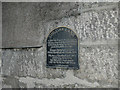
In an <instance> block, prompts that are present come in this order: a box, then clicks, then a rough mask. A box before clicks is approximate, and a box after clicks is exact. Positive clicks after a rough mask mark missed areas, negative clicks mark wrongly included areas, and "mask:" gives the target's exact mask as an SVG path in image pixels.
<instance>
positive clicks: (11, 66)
mask: <svg viewBox="0 0 120 90" xmlns="http://www.w3.org/2000/svg"><path fill="white" fill-rule="evenodd" d="M45 57H46V56H45V49H44V47H41V48H39V49H36V48H31V49H14V50H10V49H9V50H3V54H2V60H3V63H2V64H3V66H2V72H3V75H9V76H11V75H12V76H20V77H21V76H23V77H25V76H31V77H38V78H62V77H63V76H64V70H61V69H49V68H46V59H45Z"/></svg>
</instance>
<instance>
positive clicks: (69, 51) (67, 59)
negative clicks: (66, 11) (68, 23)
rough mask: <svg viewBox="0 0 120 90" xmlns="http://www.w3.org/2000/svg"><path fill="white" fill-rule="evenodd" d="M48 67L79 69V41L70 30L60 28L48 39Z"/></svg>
mask: <svg viewBox="0 0 120 90" xmlns="http://www.w3.org/2000/svg"><path fill="white" fill-rule="evenodd" d="M47 67H53V68H56V67H66V68H74V69H78V68H79V66H78V39H77V36H76V35H75V34H74V32H73V31H72V30H70V29H68V28H65V27H60V28H57V29H55V30H54V31H53V32H51V33H50V35H49V36H48V39H47Z"/></svg>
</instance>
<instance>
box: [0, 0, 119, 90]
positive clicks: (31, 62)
mask: <svg viewBox="0 0 120 90" xmlns="http://www.w3.org/2000/svg"><path fill="white" fill-rule="evenodd" d="M116 5H117V4H116V3H77V2H76V3H62V2H61V3H5V4H4V5H3V9H4V10H5V11H3V13H4V14H5V16H4V17H3V19H4V20H3V23H4V24H3V26H4V27H3V29H4V32H3V42H4V44H3V45H5V47H8V46H9V47H11V46H12V47H14V46H15V47H20V46H23V47H24V46H33V47H34V46H37V45H39V46H41V47H39V48H24V49H3V50H2V74H3V76H4V78H3V86H4V87H8V88H9V87H25V88H26V87H27V88H34V87H35V88H38V87H39V88H40V87H41V88H46V87H47V88H57V87H58V88H68V87H70V88H83V87H87V88H90V87H104V88H106V87H107V88H110V87H111V88H112V87H118V76H119V74H118V70H119V67H118V59H119V58H118V54H119V52H118V47H119V46H118V45H117V44H118V43H119V42H118V26H117V25H118V16H117V15H118V11H117V7H116ZM23 8H24V9H23ZM60 26H65V27H68V28H71V29H72V30H73V31H74V32H75V33H76V35H77V36H78V38H79V65H80V69H79V70H65V69H49V68H46V39H47V36H48V34H49V33H50V32H51V31H52V30H53V29H55V28H56V27H60ZM7 31H8V32H7ZM7 39H8V40H7ZM9 41H10V42H9ZM0 79H2V78H0ZM11 80H12V81H11ZM0 81H2V80H0ZM10 81H11V82H10ZM12 82H13V83H12Z"/></svg>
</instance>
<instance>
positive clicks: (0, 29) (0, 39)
mask: <svg viewBox="0 0 120 90" xmlns="http://www.w3.org/2000/svg"><path fill="white" fill-rule="evenodd" d="M0 48H2V3H1V2H0Z"/></svg>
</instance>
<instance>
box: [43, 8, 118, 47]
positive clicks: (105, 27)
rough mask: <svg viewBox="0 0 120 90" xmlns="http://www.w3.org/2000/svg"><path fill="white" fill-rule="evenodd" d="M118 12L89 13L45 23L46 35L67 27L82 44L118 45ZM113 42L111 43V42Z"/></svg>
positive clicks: (112, 10)
mask: <svg viewBox="0 0 120 90" xmlns="http://www.w3.org/2000/svg"><path fill="white" fill-rule="evenodd" d="M117 15H118V11H117V8H114V9H111V10H101V11H88V12H85V13H82V14H81V15H78V16H76V17H75V16H71V17H69V18H62V19H60V20H53V21H49V22H47V23H45V24H44V25H45V26H46V27H45V28H46V32H45V33H46V34H45V36H46V37H47V36H48V34H49V33H50V32H51V31H52V30H54V29H55V28H57V27H60V26H65V27H68V28H70V29H72V30H73V31H74V32H75V33H76V34H77V36H78V38H79V42H80V44H86V45H88V44H90V43H93V44H97V43H99V44H107V43H110V44H117V42H118V41H117V39H118V29H117V28H118V27H117V25H118V16H117ZM110 40H111V41H110Z"/></svg>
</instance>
